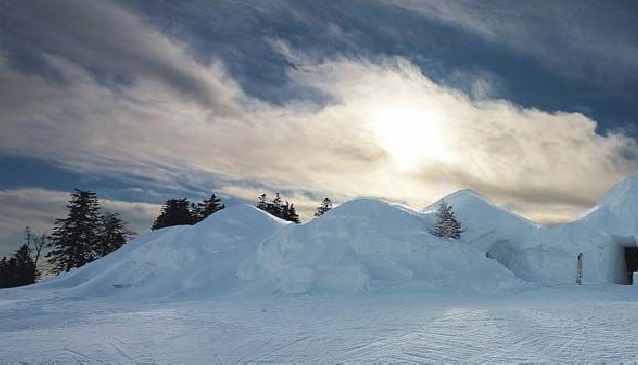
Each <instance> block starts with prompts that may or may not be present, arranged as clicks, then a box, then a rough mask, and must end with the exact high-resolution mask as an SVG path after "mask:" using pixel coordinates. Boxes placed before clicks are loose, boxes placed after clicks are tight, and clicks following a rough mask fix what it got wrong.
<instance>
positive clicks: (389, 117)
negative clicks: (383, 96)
mask: <svg viewBox="0 0 638 365" xmlns="http://www.w3.org/2000/svg"><path fill="white" fill-rule="evenodd" d="M441 119H442V118H441V115H440V114H439V113H437V112H436V111H435V110H432V109H428V108H426V107H424V106H423V107H418V106H407V105H396V106H382V107H379V108H377V109H376V110H375V111H374V113H373V116H372V125H371V127H372V130H373V132H374V133H375V135H376V136H377V137H378V139H379V143H380V145H381V147H382V148H383V149H384V150H386V151H387V153H388V154H389V155H390V156H391V157H392V160H393V162H394V165H395V166H396V168H397V169H399V170H401V171H409V170H414V169H416V168H418V167H419V166H420V165H421V164H422V163H423V162H425V161H427V160H428V159H440V158H441V156H442V155H443V154H444V152H445V148H444V140H443V137H444V135H443V133H442V128H443V124H442V120H441Z"/></svg>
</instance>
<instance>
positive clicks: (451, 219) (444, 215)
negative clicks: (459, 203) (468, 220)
mask: <svg viewBox="0 0 638 365" xmlns="http://www.w3.org/2000/svg"><path fill="white" fill-rule="evenodd" d="M430 233H431V234H433V235H434V236H437V237H443V238H453V239H457V240H458V239H459V238H461V233H463V229H462V227H461V222H459V220H458V219H456V214H455V213H454V211H453V210H452V206H451V205H449V204H447V203H446V202H445V201H443V200H442V201H441V203H440V204H439V206H438V208H437V212H436V222H435V223H434V227H432V230H431V231H430Z"/></svg>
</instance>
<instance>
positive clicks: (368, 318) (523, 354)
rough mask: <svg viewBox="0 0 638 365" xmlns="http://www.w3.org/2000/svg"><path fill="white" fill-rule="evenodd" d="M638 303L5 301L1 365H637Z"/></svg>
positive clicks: (567, 290)
mask: <svg viewBox="0 0 638 365" xmlns="http://www.w3.org/2000/svg"><path fill="white" fill-rule="evenodd" d="M636 294H637V291H636V288H635V287H631V286H603V287H600V286H591V287H590V286H567V287H554V288H545V289H540V290H533V291H530V292H525V293H520V294H508V295H489V296H487V295H482V296H477V295H468V294H456V295H454V294H429V293H404V294H400V295H397V294H375V295H355V296H352V295H293V296H290V295H286V296H250V297H244V296H221V297H216V298H214V299H206V300H196V301H183V302H170V303H157V302H146V303H145V302H120V301H115V302H114V301H110V300H104V299H86V300H77V299H76V300H60V299H59V298H55V297H44V298H42V297H41V298H36V297H34V296H33V294H32V293H31V295H30V298H27V297H26V296H20V295H17V294H16V293H15V292H9V293H7V292H4V293H3V294H2V296H3V298H4V299H5V300H6V301H5V302H4V303H2V304H0V349H1V351H0V362H2V363H5V362H9V363H11V362H21V361H22V362H39V361H46V360H51V361H59V362H63V363H67V362H89V363H93V362H111V363H113V362H116V363H122V362H124V363H130V362H145V363H148V362H159V363H188V364H210V363H224V364H227V363H236V362H268V363H282V362H288V363H289V362H297V363H299V362H301V363H335V362H339V363H342V362H350V363H352V362H356V363H360V362H364V363H371V362H377V363H378V362H381V363H388V362H444V361H445V362H473V363H475V362H508V363H511V362H621V361H622V362H636V361H638V355H637V352H636V346H637V345H638V341H637V340H636V338H638V326H636V324H637V322H638V317H637V316H636V313H638V303H637V300H638V299H637V298H638V295H636ZM11 300H14V301H13V302H9V301H11Z"/></svg>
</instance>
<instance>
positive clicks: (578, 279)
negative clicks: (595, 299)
mask: <svg viewBox="0 0 638 365" xmlns="http://www.w3.org/2000/svg"><path fill="white" fill-rule="evenodd" d="M576 284H578V285H583V254H582V253H579V254H578V262H577V263H576Z"/></svg>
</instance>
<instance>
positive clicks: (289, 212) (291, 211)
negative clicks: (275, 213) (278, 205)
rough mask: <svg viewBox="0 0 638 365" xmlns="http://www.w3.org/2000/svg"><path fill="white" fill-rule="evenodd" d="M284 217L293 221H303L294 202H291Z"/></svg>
mask: <svg viewBox="0 0 638 365" xmlns="http://www.w3.org/2000/svg"><path fill="white" fill-rule="evenodd" d="M286 205H288V202H286ZM284 219H285V220H287V221H290V222H293V223H301V221H300V220H299V214H297V211H296V210H295V205H294V204H290V208H289V209H287V213H286V218H284Z"/></svg>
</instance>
